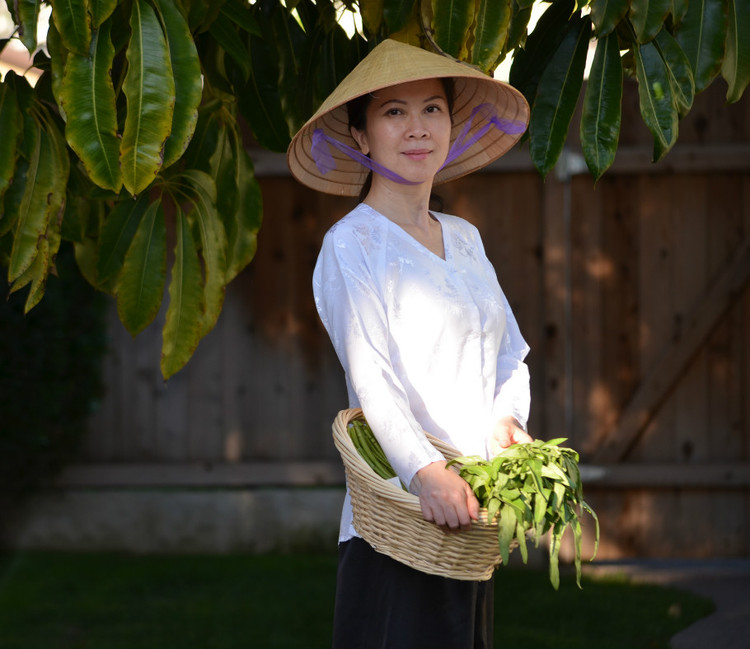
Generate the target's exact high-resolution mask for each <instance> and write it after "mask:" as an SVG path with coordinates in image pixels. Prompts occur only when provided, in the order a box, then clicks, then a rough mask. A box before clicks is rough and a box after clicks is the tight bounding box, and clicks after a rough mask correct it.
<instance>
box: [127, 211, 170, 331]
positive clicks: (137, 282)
mask: <svg viewBox="0 0 750 649" xmlns="http://www.w3.org/2000/svg"><path fill="white" fill-rule="evenodd" d="M166 244H167V234H166V226H165V224H164V210H163V208H162V204H161V198H158V199H157V200H155V201H154V202H153V203H151V204H150V205H149V206H148V208H147V209H146V211H145V212H144V214H143V218H142V219H141V222H140V223H139V224H138V230H137V231H136V233H135V236H134V237H133V241H132V243H131V244H130V247H129V248H128V251H127V253H126V254H125V260H124V263H123V265H122V270H121V271H120V276H119V278H118V281H117V288H116V290H115V295H116V297H117V313H118V315H119V316H120V321H121V322H122V324H123V325H125V328H126V329H127V330H128V331H129V332H130V334H131V335H132V336H134V337H135V336H137V335H138V334H139V333H140V332H141V331H143V330H144V329H145V328H146V327H147V326H148V325H149V324H151V322H152V321H153V319H154V318H155V317H156V314H157V313H158V312H159V308H160V307H161V301H162V297H163V294H164V283H165V278H166V271H167V248H166Z"/></svg>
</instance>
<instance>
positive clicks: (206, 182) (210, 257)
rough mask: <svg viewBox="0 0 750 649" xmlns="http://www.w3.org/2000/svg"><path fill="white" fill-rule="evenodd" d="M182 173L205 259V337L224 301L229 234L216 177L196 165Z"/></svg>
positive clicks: (201, 253) (203, 333)
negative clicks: (219, 203) (218, 205)
mask: <svg viewBox="0 0 750 649" xmlns="http://www.w3.org/2000/svg"><path fill="white" fill-rule="evenodd" d="M183 176H184V178H185V179H186V180H187V181H188V183H189V184H190V187H191V188H192V191H191V192H189V193H188V199H189V200H190V201H191V203H192V205H193V209H192V211H191V212H190V219H191V221H192V222H194V223H195V224H196V226H197V228H198V234H199V237H200V255H201V259H202V262H203V275H204V289H203V290H204V301H203V304H204V313H203V317H202V318H201V329H200V332H201V337H202V336H205V335H206V334H207V333H208V332H209V331H211V329H213V327H214V325H215V324H216V321H217V320H218V319H219V315H220V314H221V307H222V305H223V304H224V292H225V287H226V280H225V277H226V274H227V253H226V250H227V238H226V233H225V231H224V225H223V223H222V221H221V218H220V217H219V214H218V212H217V209H216V185H215V183H214V180H213V178H211V176H209V175H208V174H206V173H203V172H202V171H196V170H194V169H189V170H187V171H186V172H184V174H183Z"/></svg>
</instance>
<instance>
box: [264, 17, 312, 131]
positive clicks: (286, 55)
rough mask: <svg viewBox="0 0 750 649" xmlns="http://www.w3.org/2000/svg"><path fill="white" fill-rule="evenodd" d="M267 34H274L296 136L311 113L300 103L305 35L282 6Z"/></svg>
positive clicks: (286, 110)
mask: <svg viewBox="0 0 750 649" xmlns="http://www.w3.org/2000/svg"><path fill="white" fill-rule="evenodd" d="M267 33H270V34H273V39H272V43H273V48H275V51H276V57H277V60H278V66H279V67H278V77H277V83H278V88H279V98H280V100H281V110H282V112H283V114H284V117H285V119H286V122H287V127H288V128H287V130H288V132H289V133H296V132H297V131H298V130H299V129H300V128H301V127H302V125H303V124H304V123H305V118H306V117H307V114H308V111H306V110H305V103H304V101H302V100H300V76H301V74H300V73H301V71H302V69H303V68H304V60H303V59H302V57H301V54H302V49H303V47H304V43H305V34H304V32H303V31H302V28H301V27H300V26H299V23H297V21H296V20H295V19H294V17H292V16H291V15H290V14H289V13H288V12H287V11H285V10H284V8H283V7H281V6H279V7H277V8H276V10H275V11H274V12H273V15H272V16H271V21H270V24H269V25H268V27H267Z"/></svg>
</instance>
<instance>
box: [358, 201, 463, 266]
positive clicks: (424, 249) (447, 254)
mask: <svg viewBox="0 0 750 649" xmlns="http://www.w3.org/2000/svg"><path fill="white" fill-rule="evenodd" d="M361 205H362V206H363V207H365V208H366V209H367V210H369V211H370V212H371V213H372V214H375V215H377V216H378V217H380V218H382V219H385V220H386V221H387V222H388V227H389V228H391V229H392V230H394V231H395V232H397V233H398V234H399V235H400V236H402V237H404V238H406V240H408V241H410V242H411V243H412V245H414V246H415V247H416V248H417V249H418V250H421V251H422V252H424V253H427V254H428V255H430V256H431V257H433V258H435V259H437V260H438V261H441V262H443V263H447V262H448V261H449V259H450V256H451V255H450V250H449V245H448V237H447V236H446V228H445V223H444V222H443V219H442V218H440V213H439V212H433V211H430V216H432V217H433V218H434V219H435V220H436V221H437V222H438V223H439V224H440V231H441V235H442V236H441V238H442V240H443V255H444V257H441V256H440V255H437V254H435V253H434V252H432V250H430V249H429V248H428V247H427V246H425V245H424V244H423V243H421V242H420V241H418V240H417V239H416V238H415V237H414V236H412V235H411V234H410V233H409V232H407V231H406V230H404V228H402V227H401V226H400V225H399V224H398V223H396V222H395V221H392V220H391V219H389V218H388V217H387V216H386V215H385V214H383V213H382V212H380V211H379V210H376V209H375V208H374V207H372V205H368V204H367V203H361Z"/></svg>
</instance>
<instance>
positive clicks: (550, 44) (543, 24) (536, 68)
mask: <svg viewBox="0 0 750 649" xmlns="http://www.w3.org/2000/svg"><path fill="white" fill-rule="evenodd" d="M574 5H575V3H574V0H555V2H553V3H552V4H551V5H550V6H549V8H548V9H547V10H546V11H545V12H544V13H543V14H542V15H541V16H540V17H539V20H538V21H537V23H536V26H535V27H534V31H532V32H531V34H529V36H528V38H527V39H526V45H525V46H524V48H523V49H521V50H519V51H517V52H516V53H515V55H514V57H513V65H512V66H511V68H510V73H509V77H508V79H509V81H510V84H511V85H512V86H514V87H515V88H517V89H518V90H520V91H521V92H522V93H523V95H524V97H526V101H528V102H529V105H532V104H533V102H534V97H535V96H536V91H537V86H538V85H539V79H540V78H541V76H542V73H543V72H544V70H545V68H546V67H547V63H548V62H549V61H550V59H551V58H552V55H553V54H554V53H555V51H556V50H557V47H558V45H560V42H561V41H562V39H563V36H564V35H565V33H566V29H567V27H568V21H569V20H570V16H571V15H572V14H573V8H574Z"/></svg>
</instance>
